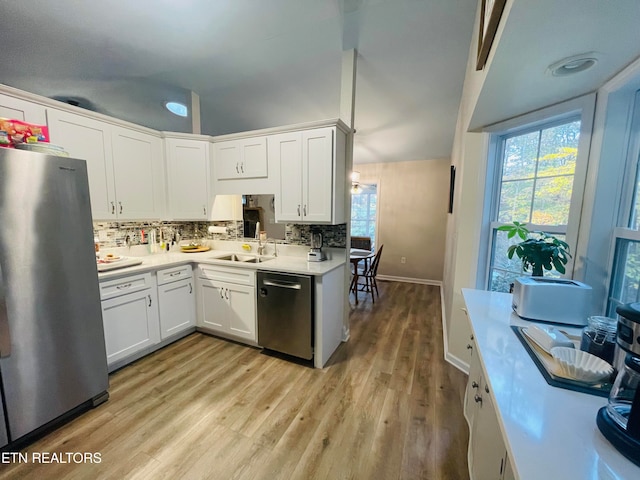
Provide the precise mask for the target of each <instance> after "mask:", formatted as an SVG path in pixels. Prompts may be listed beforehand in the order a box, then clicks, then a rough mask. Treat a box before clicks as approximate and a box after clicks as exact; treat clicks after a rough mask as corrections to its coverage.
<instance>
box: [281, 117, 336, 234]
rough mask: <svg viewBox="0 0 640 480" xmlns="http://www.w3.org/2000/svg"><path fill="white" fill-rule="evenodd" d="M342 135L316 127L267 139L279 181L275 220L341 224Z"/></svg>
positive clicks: (331, 129)
mask: <svg viewBox="0 0 640 480" xmlns="http://www.w3.org/2000/svg"><path fill="white" fill-rule="evenodd" d="M344 147H345V136H344V134H343V133H342V132H340V131H338V130H337V129H336V128H333V127H328V128H317V129H313V130H305V131H301V132H292V133H284V134H279V135H272V136H270V137H269V156H270V157H271V158H272V160H273V162H274V165H275V168H276V171H277V178H278V180H277V181H278V187H277V195H276V221H278V222H304V223H333V224H336V223H344V222H345V214H344V211H345V209H344V203H345V199H344V194H345V188H344V183H345V182H344V175H345V172H344V168H345V167H344V165H345V164H344V162H345V157H344V152H345V149H344Z"/></svg>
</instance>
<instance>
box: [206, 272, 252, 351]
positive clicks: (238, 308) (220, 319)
mask: <svg viewBox="0 0 640 480" xmlns="http://www.w3.org/2000/svg"><path fill="white" fill-rule="evenodd" d="M255 285H256V272H255V271H254V270H248V269H242V268H233V267H218V266H215V265H200V266H199V267H198V280H197V288H198V292H197V307H196V316H197V326H198V327H200V328H204V329H206V330H208V331H211V332H212V333H215V334H219V335H221V336H224V337H229V338H233V339H237V340H241V341H243V342H245V343H250V344H256V342H257V314H256V287H255Z"/></svg>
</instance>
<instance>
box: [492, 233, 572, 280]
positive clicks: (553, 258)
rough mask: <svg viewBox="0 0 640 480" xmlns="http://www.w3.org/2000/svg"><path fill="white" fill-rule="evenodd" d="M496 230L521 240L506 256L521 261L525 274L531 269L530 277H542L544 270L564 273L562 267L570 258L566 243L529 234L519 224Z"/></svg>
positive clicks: (508, 236) (554, 238)
mask: <svg viewBox="0 0 640 480" xmlns="http://www.w3.org/2000/svg"><path fill="white" fill-rule="evenodd" d="M498 230H500V231H503V232H507V238H513V237H515V236H516V235H517V236H518V237H519V238H520V239H521V240H522V241H521V242H520V243H516V244H514V245H511V246H510V247H509V248H508V249H507V256H508V257H509V259H512V258H513V256H514V255H516V256H517V257H518V258H519V259H520V260H522V269H523V270H524V271H525V272H528V271H529V268H531V275H533V276H534V277H542V276H543V275H544V271H545V270H554V269H555V270H557V271H558V272H559V273H565V268H564V266H565V265H566V264H567V262H568V261H569V258H571V253H569V244H567V243H566V242H563V241H562V240H559V239H558V238H556V237H554V236H553V235H549V234H547V233H544V232H531V231H529V229H528V228H527V227H526V226H525V224H524V223H520V222H513V223H512V224H510V225H502V226H501V227H498Z"/></svg>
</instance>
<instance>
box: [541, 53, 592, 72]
mask: <svg viewBox="0 0 640 480" xmlns="http://www.w3.org/2000/svg"><path fill="white" fill-rule="evenodd" d="M596 63H598V59H597V58H596V54H595V53H594V52H588V53H581V54H580V55H574V56H572V57H567V58H563V59H562V60H560V61H558V62H556V63H553V64H551V65H549V67H548V68H547V73H550V74H551V75H553V76H554V77H566V76H567V75H573V74H574V73H580V72H584V71H585V70H588V69H589V68H591V67H593V66H594V65H595V64H596Z"/></svg>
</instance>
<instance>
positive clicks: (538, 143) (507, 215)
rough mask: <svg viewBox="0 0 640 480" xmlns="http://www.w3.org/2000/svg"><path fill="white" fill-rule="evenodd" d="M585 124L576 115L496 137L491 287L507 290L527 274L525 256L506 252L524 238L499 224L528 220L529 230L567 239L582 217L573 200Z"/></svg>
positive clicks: (491, 239) (491, 236)
mask: <svg viewBox="0 0 640 480" xmlns="http://www.w3.org/2000/svg"><path fill="white" fill-rule="evenodd" d="M580 128H581V119H580V116H579V115H577V116H573V117H568V118H564V119H561V120H556V121H554V122H548V123H546V124H543V125H538V126H536V127H533V128H531V127H529V128H523V129H520V130H516V131H512V132H510V133H508V134H504V135H498V136H496V137H495V138H494V141H495V151H496V156H495V166H496V168H495V172H496V174H495V178H494V179H493V185H494V186H495V189H493V191H494V200H493V202H492V204H493V208H492V211H491V227H490V239H489V267H488V275H487V280H486V282H487V286H488V288H489V289H490V290H493V291H503V292H508V291H509V285H510V284H511V283H512V282H513V280H514V279H515V278H516V277H519V276H522V275H523V274H525V273H524V272H523V271H522V265H521V262H520V260H519V259H518V258H517V257H514V258H513V259H512V260H509V259H508V258H507V255H506V251H507V248H508V246H509V245H510V244H511V243H517V242H518V241H519V239H518V238H517V237H516V238H513V239H508V238H507V234H506V232H501V231H498V230H497V228H498V227H499V226H500V225H504V224H506V223H511V222H514V221H518V222H522V223H527V224H528V228H529V230H532V231H544V232H547V233H550V234H553V235H555V236H556V237H558V238H560V239H562V240H565V241H568V240H567V233H568V226H569V225H570V223H571V222H572V221H575V222H578V218H577V217H578V215H579V212H574V210H576V209H575V208H573V209H572V205H573V204H574V203H573V199H574V197H575V196H576V195H575V193H574V185H575V178H576V171H577V169H576V166H577V164H578V144H579V141H580ZM579 190H580V191H579V192H578V195H581V194H582V189H581V188H580V189H579ZM574 218H575V220H574ZM573 247H575V245H573ZM555 274H556V275H558V274H557V272H555ZM548 275H551V274H548Z"/></svg>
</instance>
